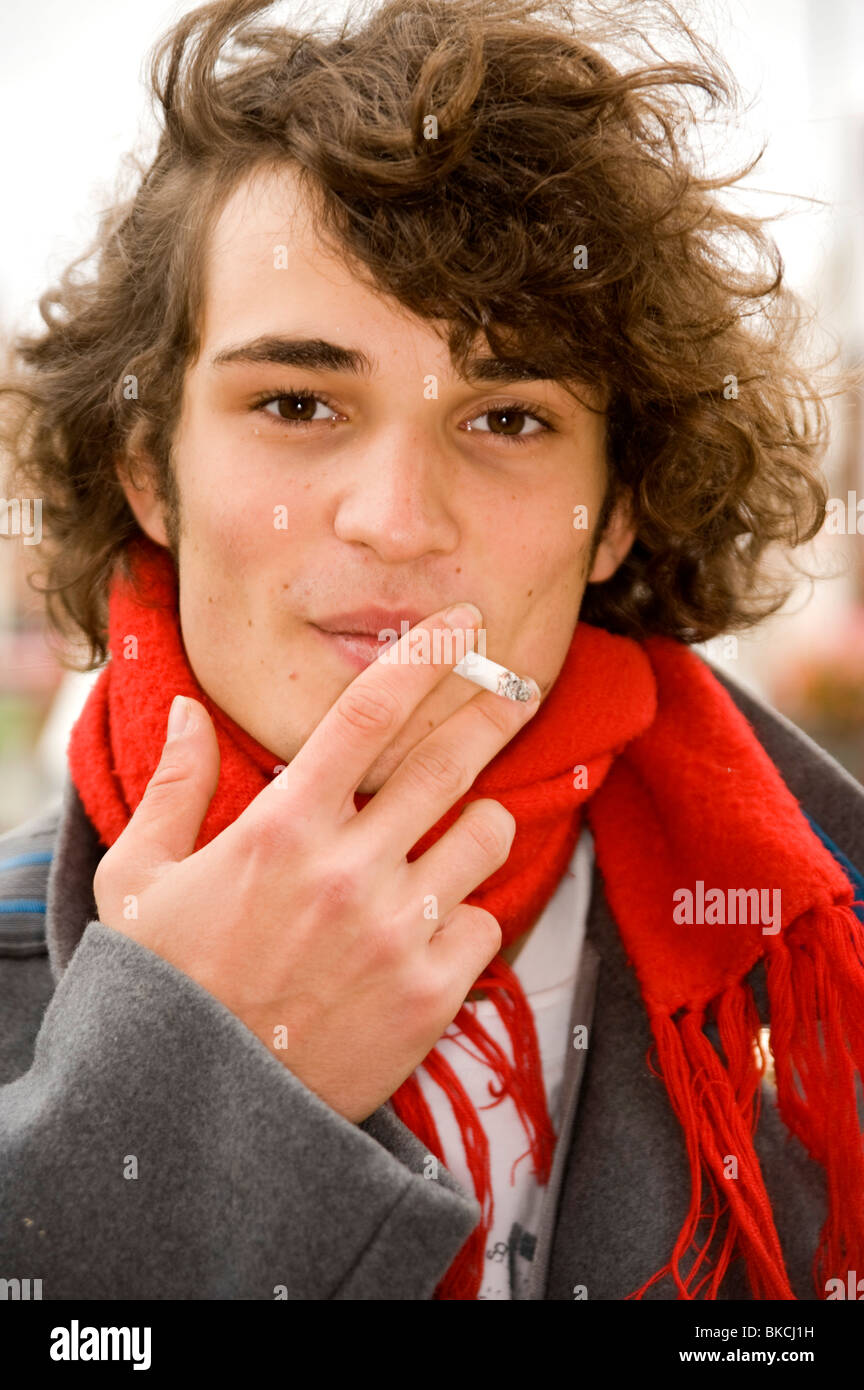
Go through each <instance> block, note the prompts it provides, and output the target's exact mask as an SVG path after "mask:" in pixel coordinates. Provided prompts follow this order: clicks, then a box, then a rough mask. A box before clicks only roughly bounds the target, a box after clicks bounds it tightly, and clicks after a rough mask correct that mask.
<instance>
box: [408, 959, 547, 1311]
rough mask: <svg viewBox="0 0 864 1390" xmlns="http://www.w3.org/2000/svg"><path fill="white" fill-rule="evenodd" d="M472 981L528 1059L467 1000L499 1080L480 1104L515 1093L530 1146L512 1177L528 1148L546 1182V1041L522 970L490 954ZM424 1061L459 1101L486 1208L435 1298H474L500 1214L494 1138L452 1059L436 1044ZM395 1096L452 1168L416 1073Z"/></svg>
mask: <svg viewBox="0 0 864 1390" xmlns="http://www.w3.org/2000/svg"><path fill="white" fill-rule="evenodd" d="M474 988H475V989H484V990H486V991H487V993H488V996H489V999H490V1000H491V1002H492V1003H493V1004H494V1005H495V1008H496V1009H497V1011H498V1014H499V1016H500V1018H501V1021H502V1023H503V1024H504V1027H505V1028H506V1030H507V1033H508V1036H509V1038H510V1042H511V1045H512V1047H513V1056H514V1057H518V1058H524V1059H525V1060H524V1065H523V1066H521V1067H517V1066H515V1065H514V1064H513V1062H512V1061H511V1060H510V1059H509V1058H508V1056H507V1054H506V1053H505V1051H504V1049H503V1048H502V1047H500V1046H499V1044H498V1043H497V1042H496V1041H495V1039H494V1038H492V1037H490V1036H489V1034H488V1033H487V1032H486V1030H485V1029H484V1028H483V1027H482V1025H481V1024H480V1023H479V1022H478V1020H477V1017H476V1015H475V1012H474V1010H473V1009H472V1008H470V1007H469V1006H468V1005H466V1004H463V1006H462V1008H461V1009H460V1010H459V1012H458V1014H457V1015H456V1018H455V1020H454V1022H455V1023H456V1024H457V1025H458V1026H459V1027H460V1028H461V1030H462V1032H463V1034H464V1035H465V1037H466V1038H468V1039H470V1041H471V1042H472V1043H473V1044H474V1045H475V1047H476V1048H477V1049H478V1051H479V1053H480V1058H479V1060H481V1061H483V1062H485V1063H486V1064H487V1065H488V1066H489V1068H490V1069H491V1071H492V1072H493V1074H494V1075H495V1076H496V1077H497V1079H498V1083H499V1084H498V1085H497V1087H496V1085H495V1084H494V1082H492V1081H490V1082H489V1094H490V1096H491V1097H492V1100H491V1101H490V1102H489V1104H488V1105H481V1106H479V1107H478V1109H479V1110H489V1109H492V1108H493V1107H494V1106H496V1105H500V1104H501V1101H502V1100H503V1099H504V1098H505V1097H506V1096H508V1095H509V1096H510V1098H511V1099H512V1100H513V1103H514V1105H515V1107H516V1111H517V1114H518V1116H519V1119H520V1121H521V1122H522V1125H523V1127H524V1129H525V1131H526V1134H527V1135H528V1139H529V1147H528V1148H527V1149H526V1151H525V1153H523V1154H522V1155H521V1156H520V1158H518V1159H517V1160H516V1162H515V1163H514V1164H513V1169H512V1170H511V1181H512V1173H513V1172H514V1171H515V1168H516V1166H517V1164H518V1163H520V1162H521V1159H522V1158H526V1157H527V1156H528V1155H529V1154H530V1155H531V1156H532V1158H533V1172H534V1174H535V1176H536V1178H537V1181H538V1183H540V1184H541V1185H544V1184H545V1183H547V1182H548V1181H549V1174H550V1172H551V1170H552V1158H553V1155H554V1152H555V1141H556V1135H555V1130H554V1127H553V1125H552V1121H551V1119H550V1117H549V1112H548V1108H547V1101H546V1090H545V1086H544V1082H543V1068H542V1063H541V1059H540V1046H539V1043H538V1040H537V1030H536V1028H535V1025H534V1017H533V1015H532V1013H531V1008H530V1005H529V1004H528V1001H527V1000H526V999H525V997H524V994H523V992H522V990H521V987H520V985H519V979H518V976H517V975H516V974H515V972H514V971H513V970H512V969H511V968H510V966H509V965H508V964H507V962H506V961H505V960H503V959H502V958H501V957H500V956H496V957H495V959H494V960H492V961H490V963H489V965H488V966H487V967H486V970H485V971H484V973H483V974H482V975H481V976H480V977H479V979H478V980H477V981H476V983H475V986H474ZM451 1040H452V1041H453V1042H455V1043H456V1044H457V1045H458V1046H459V1047H461V1048H463V1050H464V1051H466V1052H468V1053H469V1055H472V1056H474V1057H475V1059H476V1054H475V1053H471V1049H470V1048H468V1047H466V1046H465V1044H464V1043H463V1042H462V1041H461V1039H460V1038H458V1037H452V1038H451ZM422 1065H423V1067H424V1068H425V1070H426V1072H427V1074H428V1075H429V1077H430V1078H431V1079H432V1080H433V1081H435V1082H437V1084H438V1085H439V1086H440V1087H441V1089H442V1090H443V1091H444V1093H445V1094H446V1096H447V1097H448V1099H449V1101H450V1104H451V1106H452V1108H453V1114H454V1116H455V1119H456V1121H457V1123H458V1125H459V1132H460V1134H461V1136H462V1143H463V1145H464V1148H465V1157H466V1161H467V1165H468V1168H469V1171H470V1173H471V1180H472V1182H473V1184H474V1192H475V1195H476V1197H477V1200H478V1202H479V1203H480V1211H481V1217H480V1224H479V1225H478V1226H475V1228H474V1230H473V1231H472V1232H471V1235H470V1236H469V1237H468V1239H467V1241H466V1242H465V1244H464V1245H463V1246H462V1248H461V1249H460V1251H459V1253H458V1254H457V1256H456V1258H455V1260H454V1261H453V1263H452V1264H451V1266H450V1268H449V1269H448V1270H447V1273H446V1274H445V1275H444V1277H443V1279H442V1280H441V1281H440V1283H439V1284H438V1286H437V1288H436V1290H435V1294H434V1297H435V1298H436V1299H444V1300H451V1299H476V1298H477V1295H478V1293H479V1292H480V1288H481V1285H482V1282H483V1270H484V1267H485V1261H484V1253H485V1246H486V1241H487V1238H488V1236H489V1232H490V1231H491V1229H492V1221H493V1217H494V1201H493V1197H492V1174H491V1166H490V1160H489V1141H488V1139H487V1136H486V1133H485V1130H484V1129H483V1127H482V1124H481V1123H480V1119H479V1115H478V1114H477V1111H475V1109H474V1106H473V1104H472V1102H471V1100H470V1099H469V1097H468V1094H467V1092H466V1091H465V1089H464V1087H463V1085H462V1083H461V1081H460V1080H459V1077H458V1076H457V1075H456V1072H455V1071H454V1070H453V1068H452V1067H451V1066H450V1064H449V1062H447V1061H446V1059H445V1058H444V1057H442V1056H441V1054H440V1052H439V1051H438V1050H437V1049H433V1050H432V1051H431V1052H430V1053H429V1054H428V1055H427V1056H426V1058H425V1059H424V1061H423V1064H422ZM391 1102H392V1105H393V1108H394V1110H395V1111H396V1114H397V1115H398V1116H399V1118H400V1119H401V1120H402V1121H403V1123H404V1124H406V1125H407V1126H408V1128H409V1129H411V1130H412V1131H413V1132H414V1134H415V1135H416V1136H417V1137H418V1138H419V1139H420V1140H421V1142H423V1143H425V1144H426V1146H427V1148H428V1149H429V1152H430V1153H433V1154H434V1155H435V1156H436V1157H437V1158H438V1159H439V1160H440V1161H441V1162H442V1163H443V1164H444V1165H445V1167H446V1162H447V1161H446V1158H445V1156H444V1150H443V1146H442V1144H441V1139H440V1136H439V1134H438V1130H437V1128H436V1126H435V1121H434V1119H433V1117H432V1112H431V1110H430V1108H429V1106H428V1104H427V1102H426V1100H425V1098H424V1096H423V1093H422V1091H421V1089H420V1085H419V1083H418V1081H417V1078H416V1076H414V1075H412V1076H410V1077H409V1078H408V1079H407V1081H405V1082H403V1084H402V1086H400V1087H399V1089H398V1090H397V1091H396V1092H395V1093H394V1095H393V1096H392V1097H391Z"/></svg>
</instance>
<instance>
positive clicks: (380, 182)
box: [0, 0, 828, 666]
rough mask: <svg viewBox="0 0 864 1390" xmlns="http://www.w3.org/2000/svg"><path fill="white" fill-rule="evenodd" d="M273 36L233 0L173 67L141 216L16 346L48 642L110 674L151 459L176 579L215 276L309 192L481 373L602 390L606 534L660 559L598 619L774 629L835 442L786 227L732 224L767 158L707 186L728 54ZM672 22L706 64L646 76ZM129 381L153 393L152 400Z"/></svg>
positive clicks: (251, 8) (460, 1) (344, 247)
mask: <svg viewBox="0 0 864 1390" xmlns="http://www.w3.org/2000/svg"><path fill="white" fill-rule="evenodd" d="M269 8H271V6H270V4H269V3H267V0H264V2H263V3H262V0H219V3H213V4H206V5H203V6H201V7H199V8H197V9H195V10H193V11H191V12H190V13H188V14H186V15H184V16H183V17H182V18H181V19H180V20H179V22H177V23H176V24H175V25H174V26H173V28H172V29H171V30H170V31H169V32H168V33H166V34H165V35H164V36H163V37H162V38H161V39H160V40H159V42H158V43H157V44H156V46H155V48H154V50H153V51H152V53H151V55H150V82H151V86H152V89H153V92H154V95H155V97H156V98H157V99H158V102H159V103H160V105H161V128H160V134H159V143H158V149H157V151H156V154H155V157H154V158H153V159H152V162H151V163H150V164H149V166H148V165H146V163H145V162H144V161H142V160H140V158H138V157H135V156H133V157H132V167H133V169H134V171H135V179H136V185H137V186H136V187H135V189H134V192H132V193H131V194H128V195H124V196H122V197H121V196H120V194H119V193H118V195H117V200H116V201H115V203H114V205H113V206H112V207H111V208H110V209H109V210H108V211H107V212H105V213H104V214H103V215H102V216H101V218H100V222H99V228H98V233H97V235H96V238H95V240H94V242H93V243H92V245H91V247H90V248H89V249H88V250H87V251H86V252H85V253H84V255H83V256H81V257H79V258H78V259H77V260H76V261H74V262H73V263H72V265H71V266H70V267H69V268H68V269H67V270H66V272H65V273H64V274H63V276H62V277H61V282H60V284H59V286H57V287H55V288H53V289H51V290H50V291H49V292H48V293H46V294H45V295H43V296H42V298H41V300H40V303H39V307H40V311H41V315H42V318H43V320H44V323H45V325H46V327H45V330H44V331H41V330H40V334H39V335H38V336H36V335H33V336H20V337H19V338H18V339H17V340H16V342H15V344H14V348H13V350H12V354H11V356H12V360H13V365H14V368H15V370H14V371H12V372H7V375H6V379H5V381H4V382H3V383H2V387H0V389H2V393H3V394H4V395H5V396H6V397H7V398H8V401H11V402H14V403H15V406H17V408H15V407H14V406H13V408H12V409H10V410H7V411H6V413H5V419H4V433H3V442H4V443H5V446H6V448H7V449H8V453H9V457H10V460H11V468H12V479H13V487H14V488H15V489H17V490H18V491H20V492H21V493H22V495H23V494H24V493H25V492H26V491H27V489H30V488H32V489H33V490H35V492H36V493H37V494H38V495H40V496H41V497H42V499H43V533H44V535H45V537H46V540H45V542H44V543H43V545H42V546H40V547H39V548H38V549H39V551H40V555H39V557H38V558H39V565H40V568H42V569H44V571H45V580H46V583H45V585H44V586H43V588H42V592H43V593H44V594H45V600H46V605H47V608H48V616H49V622H50V624H51V625H52V627H53V628H54V629H55V631H56V632H58V633H61V634H63V635H66V636H69V635H73V634H74V635H75V636H78V637H79V638H80V635H81V634H82V633H83V634H84V636H85V637H86V639H87V641H88V642H89V644H90V660H89V665H90V666H94V665H96V664H98V663H101V662H102V661H104V659H105V656H106V654H107V647H106V641H107V594H108V588H109V583H110V579H111V576H112V574H113V572H114V570H115V567H116V566H118V565H119V566H120V567H121V568H125V565H126V550H127V546H128V542H129V540H130V538H131V537H133V536H134V535H135V534H137V533H138V530H139V528H138V524H137V522H136V520H135V518H134V516H133V514H132V512H131V510H130V508H129V506H128V503H127V501H126V498H125V496H124V494H123V491H122V489H121V487H120V484H119V482H118V478H117V474H116V464H117V461H118V460H123V459H129V458H133V459H134V458H135V457H136V455H137V453H138V450H139V449H140V450H141V451H142V454H143V456H145V457H149V458H151V459H152V460H153V461H154V462H155V465H156V467H157V470H158V473H157V477H156V485H157V488H158V491H159V495H160V497H161V498H162V500H163V502H164V503H165V504H166V508H167V512H168V517H169V523H170V524H169V534H171V535H172V552H173V553H175V558H176V549H175V546H176V536H177V529H176V522H177V516H178V511H177V502H178V499H177V494H176V487H175V483H174V475H173V472H172V467H171V441H172V436H173V434H174V432H175V429H176V426H177V423H178V418H179V412H180V407H181V400H182V388H183V380H184V376H185V372H186V369H187V367H188V365H189V364H190V363H191V362H193V361H194V360H195V358H196V356H197V353H198V351H199V350H200V338H199V325H200V323H201V310H202V307H203V304H202V295H203V285H202V264H203V259H204V258H203V255H202V247H204V245H205V243H206V238H207V236H208V233H209V231H210V230H211V228H212V227H213V225H214V222H215V220H216V218H217V217H218V215H219V213H220V211H221V209H222V208H223V206H224V204H225V202H226V201H227V199H228V197H229V196H230V194H231V193H232V191H233V190H234V189H235V188H236V186H237V185H238V183H239V182H240V181H241V180H243V179H245V178H246V177H247V176H249V175H250V173H251V172H252V171H253V169H255V168H257V167H275V168H278V167H280V166H283V167H284V166H285V165H286V164H290V165H291V167H293V168H294V169H296V170H297V171H298V172H299V174H300V177H301V178H302V179H303V180H304V181H305V180H308V186H309V187H310V189H312V190H314V192H315V193H316V194H318V195H320V196H319V197H318V199H317V200H316V201H317V203H318V206H319V213H318V218H319V222H320V234H321V236H322V238H323V239H329V240H330V242H331V244H332V245H334V246H336V247H338V248H339V250H340V252H341V254H342V255H343V257H345V258H346V260H348V261H350V263H351V264H352V265H356V266H358V267H363V268H365V273H366V274H367V275H368V274H369V273H370V272H371V276H372V280H373V283H375V284H377V285H378V286H379V287H380V288H381V289H382V290H383V291H384V292H387V293H389V294H391V295H393V296H395V297H396V299H397V300H399V301H401V303H402V304H403V305H405V306H406V307H407V308H408V309H409V310H411V311H413V313H414V314H415V315H418V316H420V317H422V318H424V319H427V320H432V319H434V320H441V321H442V322H443V325H444V328H443V329H441V332H442V334H446V340H447V342H448V345H449V350H450V352H451V355H452V357H453V360H454V362H455V363H456V364H457V366H458V367H459V369H460V370H462V368H463V366H464V364H465V362H466V360H467V357H468V356H469V355H470V352H471V348H472V344H474V343H475V341H476V338H477V335H478V334H482V335H485V338H486V341H487V342H488V343H489V345H490V347H491V349H492V351H493V352H494V353H495V354H496V355H497V356H501V357H507V356H517V357H518V356H520V355H524V356H528V357H530V359H531V360H532V361H534V362H536V361H537V359H538V357H539V358H540V360H541V361H542V362H543V364H544V365H546V364H548V375H549V377H550V378H552V379H555V380H557V381H559V382H560V383H561V384H562V385H564V386H565V387H566V389H568V390H572V391H573V393H574V394H575V395H577V396H578V392H579V390H580V387H583V386H584V385H585V384H587V385H588V386H589V387H594V388H599V390H600V392H601V397H602V399H603V401H604V402H605V403H606V405H607V410H606V414H607V449H608V464H609V475H610V481H611V486H610V489H609V491H608V494H607V499H606V504H605V507H604V514H605V515H606V516H608V513H609V507H610V505H611V502H612V500H613V498H614V497H616V496H620V495H621V492H622V490H624V492H625V493H626V494H628V495H629V496H630V498H631V500H632V506H633V510H634V517H635V521H636V525H637V527H638V532H637V537H636V540H635V543H634V545H633V547H632V549H631V551H630V554H629V555H628V557H627V558H626V560H625V561H624V563H623V564H622V565H621V566H620V568H619V570H618V571H617V573H616V574H615V575H614V576H613V578H611V579H609V580H608V581H607V582H605V583H603V584H599V585H589V586H588V589H587V591H586V594H585V599H584V604H583V608H582V613H581V616H582V618H584V619H585V620H586V621H588V622H592V623H596V624H598V625H600V626H603V627H606V628H608V629H610V630H611V631H615V632H620V633H626V634H629V635H632V636H636V637H639V636H642V635H645V634H648V633H665V634H668V635H671V636H674V637H677V638H679V639H681V640H683V641H685V642H697V641H703V640H706V639H708V638H710V637H712V636H714V635H716V634H718V633H721V632H728V631H731V630H733V629H736V628H743V627H746V626H749V625H750V624H752V623H754V622H756V621H758V620H759V619H760V618H761V617H763V616H765V615H766V614H767V613H769V612H772V611H774V610H775V609H776V608H777V607H779V606H780V604H781V603H782V601H783V600H784V598H785V597H786V596H787V594H788V592H789V590H790V588H791V583H792V578H791V567H790V566H787V568H786V571H785V573H784V574H783V575H782V576H779V577H778V575H776V574H771V573H769V564H768V561H769V556H770V555H771V554H773V552H774V550H775V549H776V548H777V546H778V545H779V548H780V549H781V550H782V551H783V553H784V554H787V555H788V551H789V550H790V549H791V548H792V547H794V546H796V545H798V544H800V543H801V542H802V541H805V540H809V539H810V538H812V537H813V536H814V535H815V534H816V532H817V531H818V530H819V528H820V526H821V524H822V521H823V518H824V511H825V503H826V501H827V487H826V484H825V481H824V478H823V475H822V473H821V471H820V466H819V464H820V459H821V457H822V454H823V452H824V449H825V446H826V443H827V423H828V417H827V411H826V408H825V403H824V395H825V393H824V391H823V392H822V393H821V394H820V392H819V391H818V390H817V389H816V387H815V377H814V374H813V369H812V368H810V367H806V366H805V365H804V364H803V352H802V349H801V348H800V346H799V339H800V335H801V333H802V328H803V321H804V314H803V307H802V303H801V301H800V300H799V299H798V297H797V296H795V295H794V294H793V293H792V292H791V291H790V290H789V288H788V286H787V285H786V283H785V281H784V278H783V275H784V268H783V265H782V261H781V258H780V254H779V251H778V249H777V247H776V244H775V243H774V241H773V240H772V239H771V237H770V236H769V235H768V234H767V233H766V231H765V227H764V223H765V222H766V221H767V220H768V219H765V218H758V217H755V216H748V215H744V214H743V213H739V212H734V211H732V210H731V209H730V208H728V207H724V206H723V205H722V203H721V201H720V200H719V199H718V198H717V197H716V193H717V191H718V190H719V189H722V188H723V187H724V186H726V185H728V184H731V183H734V182H737V180H739V179H740V178H742V177H743V176H744V175H745V174H747V173H749V171H750V170H751V169H752V168H753V167H754V166H755V164H756V163H757V162H758V159H759V158H761V152H760V153H759V155H757V156H756V158H755V159H754V160H752V161H751V162H750V163H749V164H748V165H746V167H745V168H743V169H741V170H739V171H737V172H736V173H734V174H733V175H729V176H728V177H727V178H725V179H721V178H719V177H714V178H711V177H709V176H708V175H707V173H705V171H704V169H702V171H701V172H700V168H699V167H698V165H697V160H696V158H695V155H694V154H693V152H692V150H691V148H690V146H689V145H688V142H687V132H688V129H692V128H693V125H694V121H695V120H696V116H695V114H694V111H693V108H692V106H691V104H690V97H691V96H692V95H693V94H695V95H696V97H697V98H698V100H699V101H700V102H704V104H705V106H706V115H705V119H706V120H707V119H708V115H707V113H708V112H710V111H712V110H718V109H722V107H723V105H724V104H726V105H729V106H733V107H734V105H735V103H736V102H737V100H738V98H739V95H740V94H739V91H738V87H737V84H736V82H735V79H734V77H733V76H732V74H731V73H730V72H729V70H728V68H727V67H726V65H725V63H724V61H723V60H722V58H721V57H720V56H719V55H718V54H717V52H716V50H715V49H713V48H712V47H710V45H708V44H707V43H706V42H705V41H704V40H703V39H700V38H698V37H697V36H696V35H695V34H694V32H693V30H692V29H691V28H690V26H689V25H688V24H687V22H686V21H685V20H684V19H683V18H682V16H681V15H680V13H679V12H678V11H677V10H676V9H675V8H674V7H673V6H672V5H671V4H667V3H665V0H655V3H652V4H649V3H648V0H639V3H638V4H634V3H632V0H631V3H624V4H621V3H611V2H610V3H592V0H387V2H386V3H384V4H382V5H380V6H374V7H373V8H372V9H371V11H369V12H367V9H368V6H364V4H363V3H362V0H361V2H360V3H357V4H354V5H353V6H352V7H351V8H350V9H349V10H348V11H347V13H346V14H345V16H344V19H343V20H342V22H341V23H340V24H339V25H338V26H331V27H330V28H328V27H327V26H326V25H321V24H320V23H315V24H313V25H311V26H310V27H309V28H308V29H304V30H299V29H292V28H288V27H285V25H283V24H281V23H280V24H276V23H272V24H265V23H263V22H262V19H261V17H260V12H262V11H264V10H267V9H269ZM649 11H650V16H649ZM648 17H650V18H651V19H652V23H653V25H654V28H655V31H656V29H657V26H658V24H659V26H660V27H661V28H664V29H665V31H666V32H667V33H668V34H669V35H671V36H673V38H674V40H675V41H676V42H677V41H678V40H681V41H682V42H684V43H685V45H686V56H685V57H678V58H673V59H665V58H662V57H661V56H660V55H659V51H658V50H657V48H656V46H654V44H650V43H649V44H648V45H647V50H648V51H647V54H646V49H645V44H644V43H643V41H641V40H640V39H639V37H638V28H637V27H636V25H637V24H638V23H639V22H641V21H644V20H645V19H646V18H648ZM271 18H272V16H271ZM640 45H641V46H640ZM604 51H605V53H612V54H614V55H615V58H616V61H615V63H614V64H613V62H612V60H611V58H610V57H608V56H604ZM688 94H689V95H688ZM431 117H434V122H433V123H432V124H430V118H431ZM435 123H437V130H436V129H435ZM430 133H431V134H432V136H433V138H429V137H430ZM579 247H582V248H583V251H582V252H579V251H578V249H577V248H579ZM93 257H95V258H96V259H95V268H94V269H93V271H92V273H91V274H90V275H89V276H87V275H78V274H76V270H77V268H78V267H79V266H81V265H82V263H85V264H86V262H88V261H90V260H91V258H93ZM529 349H530V351H529ZM131 376H134V377H136V378H137V379H138V381H139V382H152V383H155V384H156V385H157V386H158V389H151V390H144V391H143V392H142V393H141V398H140V399H131V400H130V399H127V395H128V394H129V393H128V391H126V390H124V382H126V381H127V380H128V379H129V378H130V377H131ZM106 383H107V386H106ZM172 527H173V530H172ZM127 572H128V571H127Z"/></svg>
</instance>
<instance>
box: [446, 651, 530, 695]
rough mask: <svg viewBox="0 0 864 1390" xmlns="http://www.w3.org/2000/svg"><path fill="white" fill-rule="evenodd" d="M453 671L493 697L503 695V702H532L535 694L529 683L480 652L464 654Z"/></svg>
mask: <svg viewBox="0 0 864 1390" xmlns="http://www.w3.org/2000/svg"><path fill="white" fill-rule="evenodd" d="M453 670H454V671H455V672H456V675H457V676H464V677H465V679H466V680H468V681H473V682H474V684H475V685H480V686H482V687H483V689H484V690H491V691H492V693H493V695H503V696H504V698H505V700H533V699H534V696H535V694H536V691H535V689H534V686H533V683H532V682H531V681H526V680H523V679H522V677H521V676H517V675H516V672H515V671H510V670H508V668H507V667H506V666H499V664H498V662H497V661H490V660H489V658H488V656H481V654H480V652H475V651H470V652H466V653H465V655H464V656H463V658H462V660H461V661H459V662H457V664H456V665H455V666H454V667H453Z"/></svg>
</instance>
